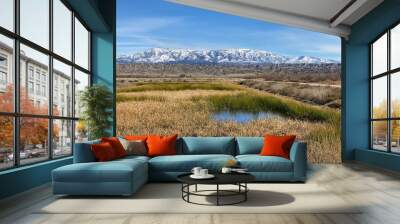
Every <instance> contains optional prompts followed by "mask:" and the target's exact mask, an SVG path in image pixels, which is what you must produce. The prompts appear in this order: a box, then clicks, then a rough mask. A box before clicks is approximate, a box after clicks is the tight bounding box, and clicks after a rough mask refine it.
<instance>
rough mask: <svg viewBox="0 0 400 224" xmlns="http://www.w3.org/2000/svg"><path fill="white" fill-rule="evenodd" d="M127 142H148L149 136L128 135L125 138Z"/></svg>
mask: <svg viewBox="0 0 400 224" xmlns="http://www.w3.org/2000/svg"><path fill="white" fill-rule="evenodd" d="M124 138H125V139H126V140H129V141H139V140H140V141H144V142H145V141H146V139H147V136H146V135H126V136H125V137H124Z"/></svg>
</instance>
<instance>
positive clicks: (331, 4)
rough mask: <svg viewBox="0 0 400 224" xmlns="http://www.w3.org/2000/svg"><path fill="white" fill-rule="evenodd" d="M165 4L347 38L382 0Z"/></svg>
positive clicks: (225, 0) (181, 0)
mask: <svg viewBox="0 0 400 224" xmlns="http://www.w3.org/2000/svg"><path fill="white" fill-rule="evenodd" d="M168 1H170V2H175V3H179V4H184V5H188V6H193V7H198V8H203V9H208V10H213V11H218V12H223V13H228V14H233V15H238V16H243V17H248V18H253V19H258V20H263V21H267V22H274V23H279V24H285V25H289V26H295V27H300V28H304V29H308V30H313V31H317V32H322V33H327V34H332V35H336V36H341V37H347V36H348V35H349V34H350V32H351V30H350V26H351V25H352V24H353V23H355V22H356V21H357V20H359V19H360V18H361V17H362V16H364V15H365V14H367V13H368V12H369V11H371V10H372V9H373V8H375V7H376V6H378V5H379V4H380V3H382V2H383V0H168ZM346 6H347V7H346ZM342 9H344V10H342Z"/></svg>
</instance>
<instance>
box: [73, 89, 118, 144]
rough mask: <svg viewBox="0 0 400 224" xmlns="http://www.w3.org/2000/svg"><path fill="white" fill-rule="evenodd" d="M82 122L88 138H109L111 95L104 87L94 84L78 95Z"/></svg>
mask: <svg viewBox="0 0 400 224" xmlns="http://www.w3.org/2000/svg"><path fill="white" fill-rule="evenodd" d="M79 106H80V107H81V108H82V116H81V117H82V120H83V123H84V124H85V126H86V127H87V132H88V138H89V139H98V138H101V137H106V136H110V132H109V129H110V127H111V126H112V120H111V117H112V113H113V112H112V108H113V94H112V92H111V91H110V90H109V88H107V87H106V86H105V85H101V84H95V85H92V86H90V87H86V88H85V90H83V91H82V92H81V93H80V105H79Z"/></svg>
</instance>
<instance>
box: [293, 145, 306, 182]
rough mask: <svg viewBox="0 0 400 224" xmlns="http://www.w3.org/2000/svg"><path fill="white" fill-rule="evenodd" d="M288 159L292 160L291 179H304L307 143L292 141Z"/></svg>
mask: <svg viewBox="0 0 400 224" xmlns="http://www.w3.org/2000/svg"><path fill="white" fill-rule="evenodd" d="M290 160H291V161H292V162H293V179H294V180H295V181H305V180H306V176H307V143H305V142H294V143H293V145H292V148H291V149H290Z"/></svg>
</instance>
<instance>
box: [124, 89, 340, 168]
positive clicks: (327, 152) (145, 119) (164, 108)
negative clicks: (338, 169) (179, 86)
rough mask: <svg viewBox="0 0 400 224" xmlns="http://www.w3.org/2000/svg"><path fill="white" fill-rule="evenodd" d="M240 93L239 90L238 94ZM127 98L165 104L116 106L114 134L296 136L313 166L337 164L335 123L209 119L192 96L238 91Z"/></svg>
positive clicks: (207, 106) (209, 112)
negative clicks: (151, 98)
mask: <svg viewBox="0 0 400 224" xmlns="http://www.w3.org/2000/svg"><path fill="white" fill-rule="evenodd" d="M239 92H242V91H239ZM127 94H128V95H129V96H131V95H134V96H137V97H139V96H145V98H146V97H150V96H159V97H162V98H165V99H166V100H165V101H151V100H149V101H129V102H120V103H118V104H117V134H118V135H122V136H123V135H127V134H160V135H171V134H178V135H180V136H263V135H264V134H265V133H270V134H295V135H297V136H298V139H300V140H303V141H306V142H307V143H308V159H309V161H310V162H312V163H339V162H340V161H341V156H340V132H339V130H338V124H332V123H327V122H324V123H323V122H310V121H302V120H296V119H289V118H275V119H260V120H254V121H252V122H248V123H238V122H234V121H228V122H219V121H215V120H213V119H211V116H212V111H213V108H211V105H210V104H209V103H208V102H207V101H206V100H202V99H201V98H198V99H200V100H193V97H194V96H198V97H205V96H213V95H235V94H238V91H216V90H184V91H146V92H135V93H127Z"/></svg>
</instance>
